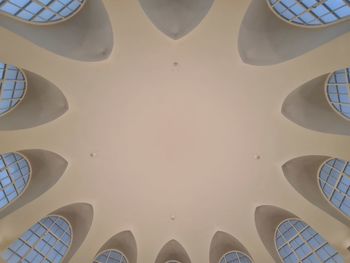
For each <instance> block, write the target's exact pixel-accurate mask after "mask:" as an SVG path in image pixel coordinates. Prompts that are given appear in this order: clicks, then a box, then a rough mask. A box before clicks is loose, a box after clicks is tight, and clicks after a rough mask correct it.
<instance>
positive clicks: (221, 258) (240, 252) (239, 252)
mask: <svg viewBox="0 0 350 263" xmlns="http://www.w3.org/2000/svg"><path fill="white" fill-rule="evenodd" d="M231 253H238V254H242V255H244V256H245V257H247V258H248V259H249V260H250V262H251V263H254V261H253V259H252V258H251V257H250V256H249V255H247V254H246V253H244V252H242V251H239V250H231V251H229V252H226V253H225V254H223V255H222V256H221V257H220V259H219V262H218V263H220V262H221V261H222V260H223V259H224V258H225V257H226V256H227V255H228V254H231Z"/></svg>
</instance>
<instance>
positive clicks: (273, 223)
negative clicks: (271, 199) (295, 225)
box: [255, 205, 298, 263]
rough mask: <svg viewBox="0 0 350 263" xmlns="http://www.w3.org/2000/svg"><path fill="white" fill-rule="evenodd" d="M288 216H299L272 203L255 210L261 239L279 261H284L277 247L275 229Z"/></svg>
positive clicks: (280, 262)
mask: <svg viewBox="0 0 350 263" xmlns="http://www.w3.org/2000/svg"><path fill="white" fill-rule="evenodd" d="M288 218H298V217H297V216H295V215H294V214H292V213H290V212H288V211H286V210H284V209H281V208H278V207H276V206H272V205H263V206H259V207H258V208H256V210H255V225H256V229H257V231H258V234H259V236H260V238H261V241H262V242H263V244H264V246H265V248H266V249H267V251H268V252H269V253H270V255H271V256H272V258H273V259H274V260H275V262H279V263H283V262H282V261H281V259H280V257H279V255H278V253H277V251H276V248H275V241H274V240H275V230H276V228H277V227H278V225H279V224H280V223H281V222H282V221H284V220H286V219H288Z"/></svg>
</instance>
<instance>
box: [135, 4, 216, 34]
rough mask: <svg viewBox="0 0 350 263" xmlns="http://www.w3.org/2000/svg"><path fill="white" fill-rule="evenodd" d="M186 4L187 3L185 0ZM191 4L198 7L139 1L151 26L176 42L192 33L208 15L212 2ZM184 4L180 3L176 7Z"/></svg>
mask: <svg viewBox="0 0 350 263" xmlns="http://www.w3.org/2000/svg"><path fill="white" fill-rule="evenodd" d="M192 1H193V0H192ZM187 2H189V1H188V0H187ZM193 2H195V3H194V4H195V5H198V7H197V8H195V9H194V8H189V6H190V5H189V4H188V3H186V5H185V6H184V7H182V8H181V7H179V6H177V7H175V6H174V4H177V3H172V4H171V5H167V4H164V3H163V4H162V5H160V4H157V3H156V1H154V0H139V3H140V5H141V7H142V9H143V11H144V13H145V15H146V16H147V17H148V18H149V19H150V20H151V22H152V24H153V25H154V26H155V27H156V28H157V29H158V30H159V31H161V32H162V33H164V34H165V35H167V36H168V37H170V38H171V39H173V40H178V39H180V38H182V37H184V36H186V35H187V34H189V33H190V32H192V31H193V30H194V29H195V28H196V27H197V26H198V25H199V24H200V23H201V22H202V20H203V19H204V18H205V17H206V16H207V15H208V13H209V11H210V9H211V7H212V5H213V3H214V0H201V1H193ZM184 3H185V2H183V1H180V2H179V3H178V4H177V5H179V4H180V5H182V4H184ZM167 6H169V8H167Z"/></svg>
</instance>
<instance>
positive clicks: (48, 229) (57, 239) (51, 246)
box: [39, 217, 60, 262]
mask: <svg viewBox="0 0 350 263" xmlns="http://www.w3.org/2000/svg"><path fill="white" fill-rule="evenodd" d="M58 218H59V217H57V218H56V219H55V221H53V223H52V224H51V226H50V227H45V228H46V229H47V231H46V232H45V234H44V235H43V237H44V236H46V235H47V234H48V233H50V234H51V235H53V236H54V237H55V238H56V242H55V243H54V244H53V245H51V244H49V243H48V245H49V246H50V249H49V251H48V252H47V253H46V255H43V257H44V258H43V260H42V261H44V260H46V259H47V256H48V255H49V253H50V252H51V250H52V249H53V248H54V246H55V245H56V244H57V242H58V241H59V240H60V239H59V238H58V237H57V236H56V235H55V234H54V233H53V232H51V231H50V229H51V227H52V226H53V225H54V224H56V222H57V221H58ZM39 223H40V222H39ZM40 224H41V223H40ZM39 253H40V252H39ZM47 260H48V261H50V262H51V260H49V259H47Z"/></svg>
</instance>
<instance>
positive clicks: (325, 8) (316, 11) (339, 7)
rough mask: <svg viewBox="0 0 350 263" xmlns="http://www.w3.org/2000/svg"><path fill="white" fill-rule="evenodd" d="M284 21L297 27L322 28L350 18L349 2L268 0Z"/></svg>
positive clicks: (345, 0)
mask: <svg viewBox="0 0 350 263" xmlns="http://www.w3.org/2000/svg"><path fill="white" fill-rule="evenodd" d="M267 1H268V4H269V5H270V6H271V8H272V9H273V10H274V11H275V13H276V14H277V15H278V16H280V17H281V18H282V19H283V20H286V21H288V22H291V23H293V24H296V25H303V26H322V25H327V24H332V23H335V22H338V21H340V20H343V19H346V18H349V17H350V1H349V0H267Z"/></svg>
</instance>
